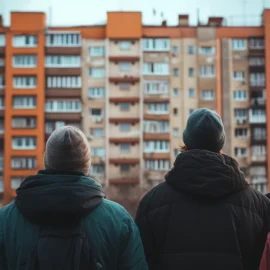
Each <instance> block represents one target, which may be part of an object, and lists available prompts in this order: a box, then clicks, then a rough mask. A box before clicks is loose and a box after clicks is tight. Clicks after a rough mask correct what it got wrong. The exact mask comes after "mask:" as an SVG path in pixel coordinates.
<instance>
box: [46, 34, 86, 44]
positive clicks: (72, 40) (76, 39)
mask: <svg viewBox="0 0 270 270" xmlns="http://www.w3.org/2000/svg"><path fill="white" fill-rule="evenodd" d="M46 46H47V47H80V46H81V35H80V33H47V34H46Z"/></svg>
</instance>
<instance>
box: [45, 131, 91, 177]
mask: <svg viewBox="0 0 270 270" xmlns="http://www.w3.org/2000/svg"><path fill="white" fill-rule="evenodd" d="M44 166H45V169H47V170H65V171H78V172H82V173H84V174H85V175H88V172H89V169H90V166H91V150H90V146H89V143H88V141H87V138H86V136H85V135H84V133H83V132H82V131H81V130H79V129H78V128H75V127H72V126H64V127H61V128H59V129H57V130H55V131H54V132H53V133H52V134H51V136H50V137H49V139H48V141H47V143H46V151H45V153H44Z"/></svg>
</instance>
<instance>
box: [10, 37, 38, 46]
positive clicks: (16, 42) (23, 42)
mask: <svg viewBox="0 0 270 270" xmlns="http://www.w3.org/2000/svg"><path fill="white" fill-rule="evenodd" d="M36 46H37V36H36V35H27V36H17V35H16V36H13V47H36Z"/></svg>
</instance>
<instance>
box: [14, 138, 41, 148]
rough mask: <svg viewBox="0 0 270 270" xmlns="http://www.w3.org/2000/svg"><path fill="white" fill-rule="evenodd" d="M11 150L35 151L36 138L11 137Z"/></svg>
mask: <svg viewBox="0 0 270 270" xmlns="http://www.w3.org/2000/svg"><path fill="white" fill-rule="evenodd" d="M12 149H14V150H24V149H25V150H31V149H36V138H35V137H13V138H12Z"/></svg>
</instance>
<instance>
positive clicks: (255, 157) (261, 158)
mask: <svg viewBox="0 0 270 270" xmlns="http://www.w3.org/2000/svg"><path fill="white" fill-rule="evenodd" d="M251 160H252V161H266V156H258V155H252V156H251Z"/></svg>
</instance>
